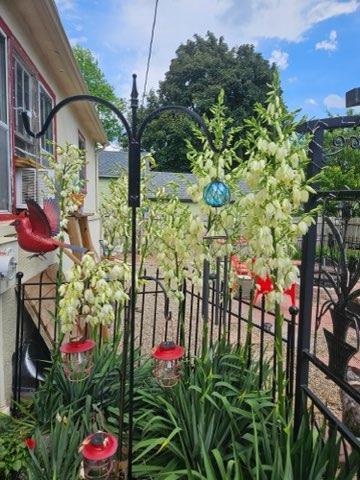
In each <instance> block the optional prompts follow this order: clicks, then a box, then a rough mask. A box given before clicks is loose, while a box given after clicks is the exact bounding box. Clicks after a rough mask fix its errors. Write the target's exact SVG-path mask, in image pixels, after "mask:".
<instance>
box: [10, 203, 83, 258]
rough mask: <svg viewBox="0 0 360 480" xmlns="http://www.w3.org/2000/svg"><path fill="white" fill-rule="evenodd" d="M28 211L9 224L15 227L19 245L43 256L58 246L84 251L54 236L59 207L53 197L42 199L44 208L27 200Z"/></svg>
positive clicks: (57, 228) (57, 222) (56, 230)
mask: <svg viewBox="0 0 360 480" xmlns="http://www.w3.org/2000/svg"><path fill="white" fill-rule="evenodd" d="M26 205H27V207H28V211H23V212H21V213H20V214H19V215H18V216H17V218H16V220H15V221H14V222H12V223H11V224H10V225H12V226H14V227H15V230H16V234H17V240H18V243H19V246H20V247H21V248H22V249H23V250H26V251H27V252H31V253H33V254H35V255H34V256H43V255H45V254H46V253H48V252H52V251H53V250H56V249H57V248H58V247H60V248H70V249H71V250H73V251H74V252H81V253H84V252H86V249H85V248H83V247H80V246H77V245H71V244H69V243H64V242H61V241H60V240H58V239H57V238H54V236H55V235H56V234H57V233H59V209H58V206H57V204H56V202H55V200H54V199H47V200H45V201H44V209H42V208H41V207H40V205H39V204H38V203H37V202H35V200H27V201H26Z"/></svg>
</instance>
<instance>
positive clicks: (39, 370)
mask: <svg viewBox="0 0 360 480" xmlns="http://www.w3.org/2000/svg"><path fill="white" fill-rule="evenodd" d="M225 264H227V259H218V260H217V262H216V265H215V270H214V272H209V271H208V272H207V273H206V277H205V279H204V284H203V286H202V288H201V289H199V288H197V287H196V286H195V285H194V284H191V283H189V282H184V285H183V288H182V293H183V300H182V301H181V302H177V301H175V300H172V301H171V300H170V302H169V306H168V305H167V297H166V296H165V295H164V292H163V290H162V288H161V287H162V283H161V282H162V280H163V279H162V277H161V274H160V272H159V270H158V269H156V268H151V267H150V269H147V270H146V271H145V272H144V277H145V278H146V280H144V281H143V283H142V286H141V288H140V289H139V292H138V294H137V302H136V330H135V349H136V351H137V352H138V354H139V355H140V356H144V357H147V356H149V355H150V351H151V348H152V347H153V346H154V345H156V344H158V343H160V342H162V341H163V340H175V341H177V342H179V341H180V335H181V333H180V331H181V328H183V339H184V342H183V344H184V347H185V350H186V355H187V357H188V358H189V359H191V358H192V357H194V356H196V355H199V354H200V352H201V349H202V346H203V345H204V342H205V343H206V345H208V346H211V345H213V344H215V343H216V342H219V341H220V340H223V341H226V342H228V343H229V344H231V345H244V343H245V339H246V335H247V329H248V327H249V322H250V321H249V311H250V305H251V303H252V302H251V300H250V292H249V289H248V288H246V286H241V285H240V286H238V287H237V288H236V291H232V292H230V290H229V287H228V280H227V278H226V277H227V273H226V268H224V265H225ZM205 272H206V268H205ZM224 276H225V278H224ZM17 279H18V282H17V289H16V295H17V326H16V346H15V353H14V376H13V398H14V400H15V402H16V403H19V402H21V399H22V397H24V395H26V394H27V393H28V392H31V391H34V390H36V388H37V386H38V385H39V381H41V379H42V378H43V377H44V373H45V369H46V368H47V367H48V362H49V361H50V360H51V349H52V348H53V346H54V344H55V341H56V328H54V325H55V323H56V321H55V319H54V314H55V312H54V306H55V294H54V291H55V283H52V282H46V281H43V278H42V277H40V280H39V282H24V283H22V275H21V274H18V277H17ZM114 308H116V306H114ZM167 309H168V313H167ZM290 310H291V312H292V314H290V313H288V315H287V316H286V317H285V319H284V327H283V346H284V354H285V362H284V368H285V374H286V380H287V395H288V398H289V400H290V399H292V396H293V393H294V371H295V339H296V317H297V309H290ZM128 311H129V306H128V305H126V306H125V308H124V309H123V310H121V311H118V312H117V315H116V321H115V323H114V326H113V329H112V332H110V333H109V335H108V339H107V340H108V341H115V338H117V336H116V335H115V333H119V332H120V333H122V332H123V326H124V319H125V318H126V315H128ZM181 312H183V317H182V316H181ZM181 318H183V321H182V320H181ZM205 327H206V328H205ZM251 332H252V333H251V348H250V349H249V361H250V358H251V359H252V360H253V361H256V362H258V366H259V373H260V375H259V388H273V389H274V388H275V386H274V383H273V381H272V380H273V377H272V375H271V374H272V373H274V371H275V365H276V354H275V347H274V313H273V312H271V311H268V310H267V309H266V308H265V300H264V298H263V297H262V298H261V300H260V301H259V305H253V306H252V321H251ZM103 335H104V331H103V329H101V328H100V329H99V332H98V335H97V338H98V339H99V342H102V341H103ZM111 335H112V336H111Z"/></svg>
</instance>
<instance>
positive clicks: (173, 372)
mask: <svg viewBox="0 0 360 480" xmlns="http://www.w3.org/2000/svg"><path fill="white" fill-rule="evenodd" d="M184 353H185V349H184V347H181V346H180V345H176V343H174V342H172V341H166V342H162V343H160V345H157V346H155V347H154V348H153V349H152V351H151V356H152V357H153V358H154V359H155V367H154V369H153V374H154V377H155V378H156V381H157V382H158V384H159V385H160V386H161V387H164V388H170V387H173V386H174V385H176V384H177V383H178V381H179V379H180V376H181V372H180V366H181V365H180V360H181V358H182V357H183V356H184Z"/></svg>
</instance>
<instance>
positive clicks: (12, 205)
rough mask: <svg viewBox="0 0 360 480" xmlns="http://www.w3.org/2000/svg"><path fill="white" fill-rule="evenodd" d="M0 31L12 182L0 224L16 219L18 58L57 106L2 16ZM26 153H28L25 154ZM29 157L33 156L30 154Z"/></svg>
mask: <svg viewBox="0 0 360 480" xmlns="http://www.w3.org/2000/svg"><path fill="white" fill-rule="evenodd" d="M0 31H1V32H2V35H3V36H4V37H5V39H6V43H7V51H6V62H7V78H6V81H7V87H8V90H7V112H8V127H9V134H8V146H9V153H8V159H9V160H8V161H9V182H10V192H9V196H10V202H9V210H8V211H4V210H0V222H1V221H8V220H11V219H13V218H14V215H15V214H16V211H17V209H16V182H15V178H16V166H15V156H16V150H15V117H14V113H15V111H14V102H13V96H14V91H13V82H14V79H13V74H14V71H13V69H14V58H15V57H17V58H18V60H19V61H20V63H22V64H23V65H24V67H25V69H26V70H27V72H28V73H29V74H30V76H31V77H32V78H33V79H35V80H36V81H37V82H38V83H40V84H41V85H42V87H43V88H44V89H45V91H46V92H47V93H48V94H49V95H50V97H51V98H52V101H53V105H55V104H56V95H55V93H54V91H53V89H52V88H51V87H50V85H49V84H48V82H47V81H46V80H45V78H44V77H43V75H42V74H41V73H40V72H39V70H38V68H37V67H36V65H35V64H34V62H33V61H32V60H31V58H30V57H29V55H28V54H27V53H26V51H25V50H24V48H23V47H22V45H21V43H20V42H19V41H18V40H17V38H16V37H15V35H14V33H13V31H12V30H11V29H10V27H9V26H8V25H7V23H6V22H5V21H4V19H3V18H2V17H1V16H0ZM19 138H20V139H22V140H25V141H28V138H21V137H20V135H19ZM53 140H54V142H55V143H56V141H57V122H56V118H54V119H53ZM25 153H26V152H25ZM29 156H31V155H30V154H29ZM35 158H36V160H38V161H39V162H40V159H41V155H40V148H39V149H38V152H37V155H35Z"/></svg>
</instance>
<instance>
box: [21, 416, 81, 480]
mask: <svg viewBox="0 0 360 480" xmlns="http://www.w3.org/2000/svg"><path fill="white" fill-rule="evenodd" d="M83 438H85V428H84V424H83V422H82V418H80V419H79V420H78V421H74V419H73V417H71V416H68V417H65V416H63V417H62V416H61V415H59V417H58V420H55V421H54V422H53V423H52V425H51V428H50V432H49V433H48V434H44V433H43V432H42V431H41V430H39V429H37V430H36V431H35V434H34V436H33V440H34V445H35V446H34V448H33V449H32V448H29V460H28V466H27V470H28V478H29V480H63V479H65V478H66V479H67V480H77V479H78V478H79V471H80V462H81V458H80V455H79V453H78V450H79V447H80V444H81V441H82V440H83Z"/></svg>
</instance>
